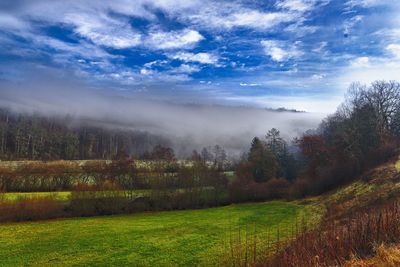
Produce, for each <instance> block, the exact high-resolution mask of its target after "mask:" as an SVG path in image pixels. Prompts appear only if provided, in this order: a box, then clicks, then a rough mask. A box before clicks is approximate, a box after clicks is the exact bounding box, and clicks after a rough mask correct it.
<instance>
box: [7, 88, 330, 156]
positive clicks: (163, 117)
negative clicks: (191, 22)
mask: <svg viewBox="0 0 400 267" xmlns="http://www.w3.org/2000/svg"><path fill="white" fill-rule="evenodd" d="M0 85H1V87H0V107H5V108H9V109H11V110H12V111H15V112H28V113H38V114H40V115H45V116H65V115H67V114H68V115H71V116H72V117H73V118H76V123H79V122H82V121H85V122H88V121H90V122H91V123H93V124H95V125H98V126H102V127H109V128H114V129H115V128H123V129H132V130H140V131H147V132H150V133H152V134H156V135H161V136H164V137H166V138H168V139H169V140H171V143H172V145H173V146H174V148H175V149H176V150H177V152H178V153H180V152H184V153H188V151H191V150H192V149H200V148H201V147H203V146H213V145H215V144H219V145H221V146H223V147H224V148H225V149H226V150H227V151H228V152H229V153H230V154H232V155H238V154H240V153H241V152H243V151H244V150H245V149H247V148H248V146H249V144H250V142H251V139H252V138H253V137H254V136H260V137H263V136H265V133H266V132H267V131H268V130H269V129H271V128H273V127H275V128H278V129H279V130H280V131H281V134H282V136H283V137H284V138H286V139H287V140H291V139H292V138H293V137H295V136H298V135H300V134H301V133H302V132H304V131H306V130H308V129H310V128H315V127H316V126H317V125H318V123H319V122H320V120H321V118H322V116H323V115H322V114H313V113H304V112H303V113H300V112H277V111H271V110H266V109H261V108H255V107H244V106H243V107H238V106H226V105H215V104H204V103H202V104H182V103H179V104H178V103H173V102H171V101H167V100H150V99H145V98H140V97H139V98H135V97H133V96H121V95H117V94H112V95H111V94H110V91H107V93H106V92H105V91H104V90H95V89H88V88H85V87H79V88H77V87H76V85H72V84H68V83H66V84H64V85H60V84H57V85H56V84H54V83H51V82H50V83H48V84H46V83H44V82H42V83H40V84H37V83H31V84H29V83H25V82H24V83H20V84H15V83H9V82H1V83H0ZM171 99H172V98H171Z"/></svg>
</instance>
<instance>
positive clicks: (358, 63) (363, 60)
mask: <svg viewBox="0 0 400 267" xmlns="http://www.w3.org/2000/svg"><path fill="white" fill-rule="evenodd" d="M350 65H351V66H352V67H356V68H362V67H368V66H369V57H358V58H356V59H354V60H352V61H351V62H350Z"/></svg>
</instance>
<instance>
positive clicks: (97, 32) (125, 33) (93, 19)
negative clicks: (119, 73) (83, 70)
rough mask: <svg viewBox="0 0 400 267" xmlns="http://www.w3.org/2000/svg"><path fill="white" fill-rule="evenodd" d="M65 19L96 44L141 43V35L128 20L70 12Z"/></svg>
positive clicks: (126, 46) (129, 44)
mask: <svg viewBox="0 0 400 267" xmlns="http://www.w3.org/2000/svg"><path fill="white" fill-rule="evenodd" d="M65 21H66V22H68V23H70V24H72V25H74V26H75V31H76V32H77V33H78V34H79V35H81V36H83V37H85V38H87V39H89V40H91V41H92V42H94V43H95V44H98V45H103V46H108V47H113V48H117V49H120V48H129V47H134V46H137V45H139V44H140V43H141V35H140V34H139V33H137V32H135V31H134V30H133V29H132V28H131V27H130V25H129V23H127V22H123V21H121V20H116V19H113V18H110V17H107V16H98V15H89V14H69V15H67V17H66V18H65Z"/></svg>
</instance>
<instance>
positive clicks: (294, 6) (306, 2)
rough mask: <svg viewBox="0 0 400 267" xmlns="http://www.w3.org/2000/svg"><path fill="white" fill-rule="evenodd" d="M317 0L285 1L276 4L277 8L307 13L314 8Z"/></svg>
mask: <svg viewBox="0 0 400 267" xmlns="http://www.w3.org/2000/svg"><path fill="white" fill-rule="evenodd" d="M315 4H316V1H315V0H283V1H279V2H277V3H276V6H277V7H279V8H283V9H288V10H290V11H300V12H306V11H309V10H311V9H313V8H314V6H315Z"/></svg>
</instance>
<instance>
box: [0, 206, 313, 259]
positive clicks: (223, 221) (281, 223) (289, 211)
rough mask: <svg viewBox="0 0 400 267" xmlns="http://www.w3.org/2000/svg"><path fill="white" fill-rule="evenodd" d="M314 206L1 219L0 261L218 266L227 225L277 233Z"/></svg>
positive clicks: (308, 213) (310, 216)
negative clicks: (6, 221) (5, 221)
mask: <svg viewBox="0 0 400 267" xmlns="http://www.w3.org/2000/svg"><path fill="white" fill-rule="evenodd" d="M313 211H315V209H314V207H311V206H305V205H299V204H296V203H293V202H278V201H273V202H266V203H257V204H242V205H230V206H226V207H219V208H210V209H204V210H189V211H170V212H156V213H141V214H134V215H126V216H109V217H94V218H75V219H64V220H54V221H44V222H30V223H13V224H3V225H0V266H22V265H29V266H178V265H179V266H195V265H200V266H204V265H217V264H218V262H219V259H218V258H219V256H221V255H222V253H223V251H224V250H226V249H227V248H226V243H227V242H229V241H228V240H229V236H230V235H231V234H232V231H235V230H232V229H237V228H238V227H245V226H246V225H253V224H256V225H257V229H260V231H265V230H269V231H271V233H272V235H273V234H276V232H277V228H278V227H279V229H281V230H280V231H281V235H282V231H283V229H285V228H287V229H290V227H292V225H293V224H294V222H295V221H296V219H297V220H298V221H300V220H301V219H302V218H305V219H306V220H309V221H313V222H316V221H317V217H318V216H317V215H316V214H314V213H313ZM317 213H318V212H317ZM261 229H262V230H261ZM236 231H237V230H236ZM282 236H283V235H282ZM224 244H225V245H224Z"/></svg>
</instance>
